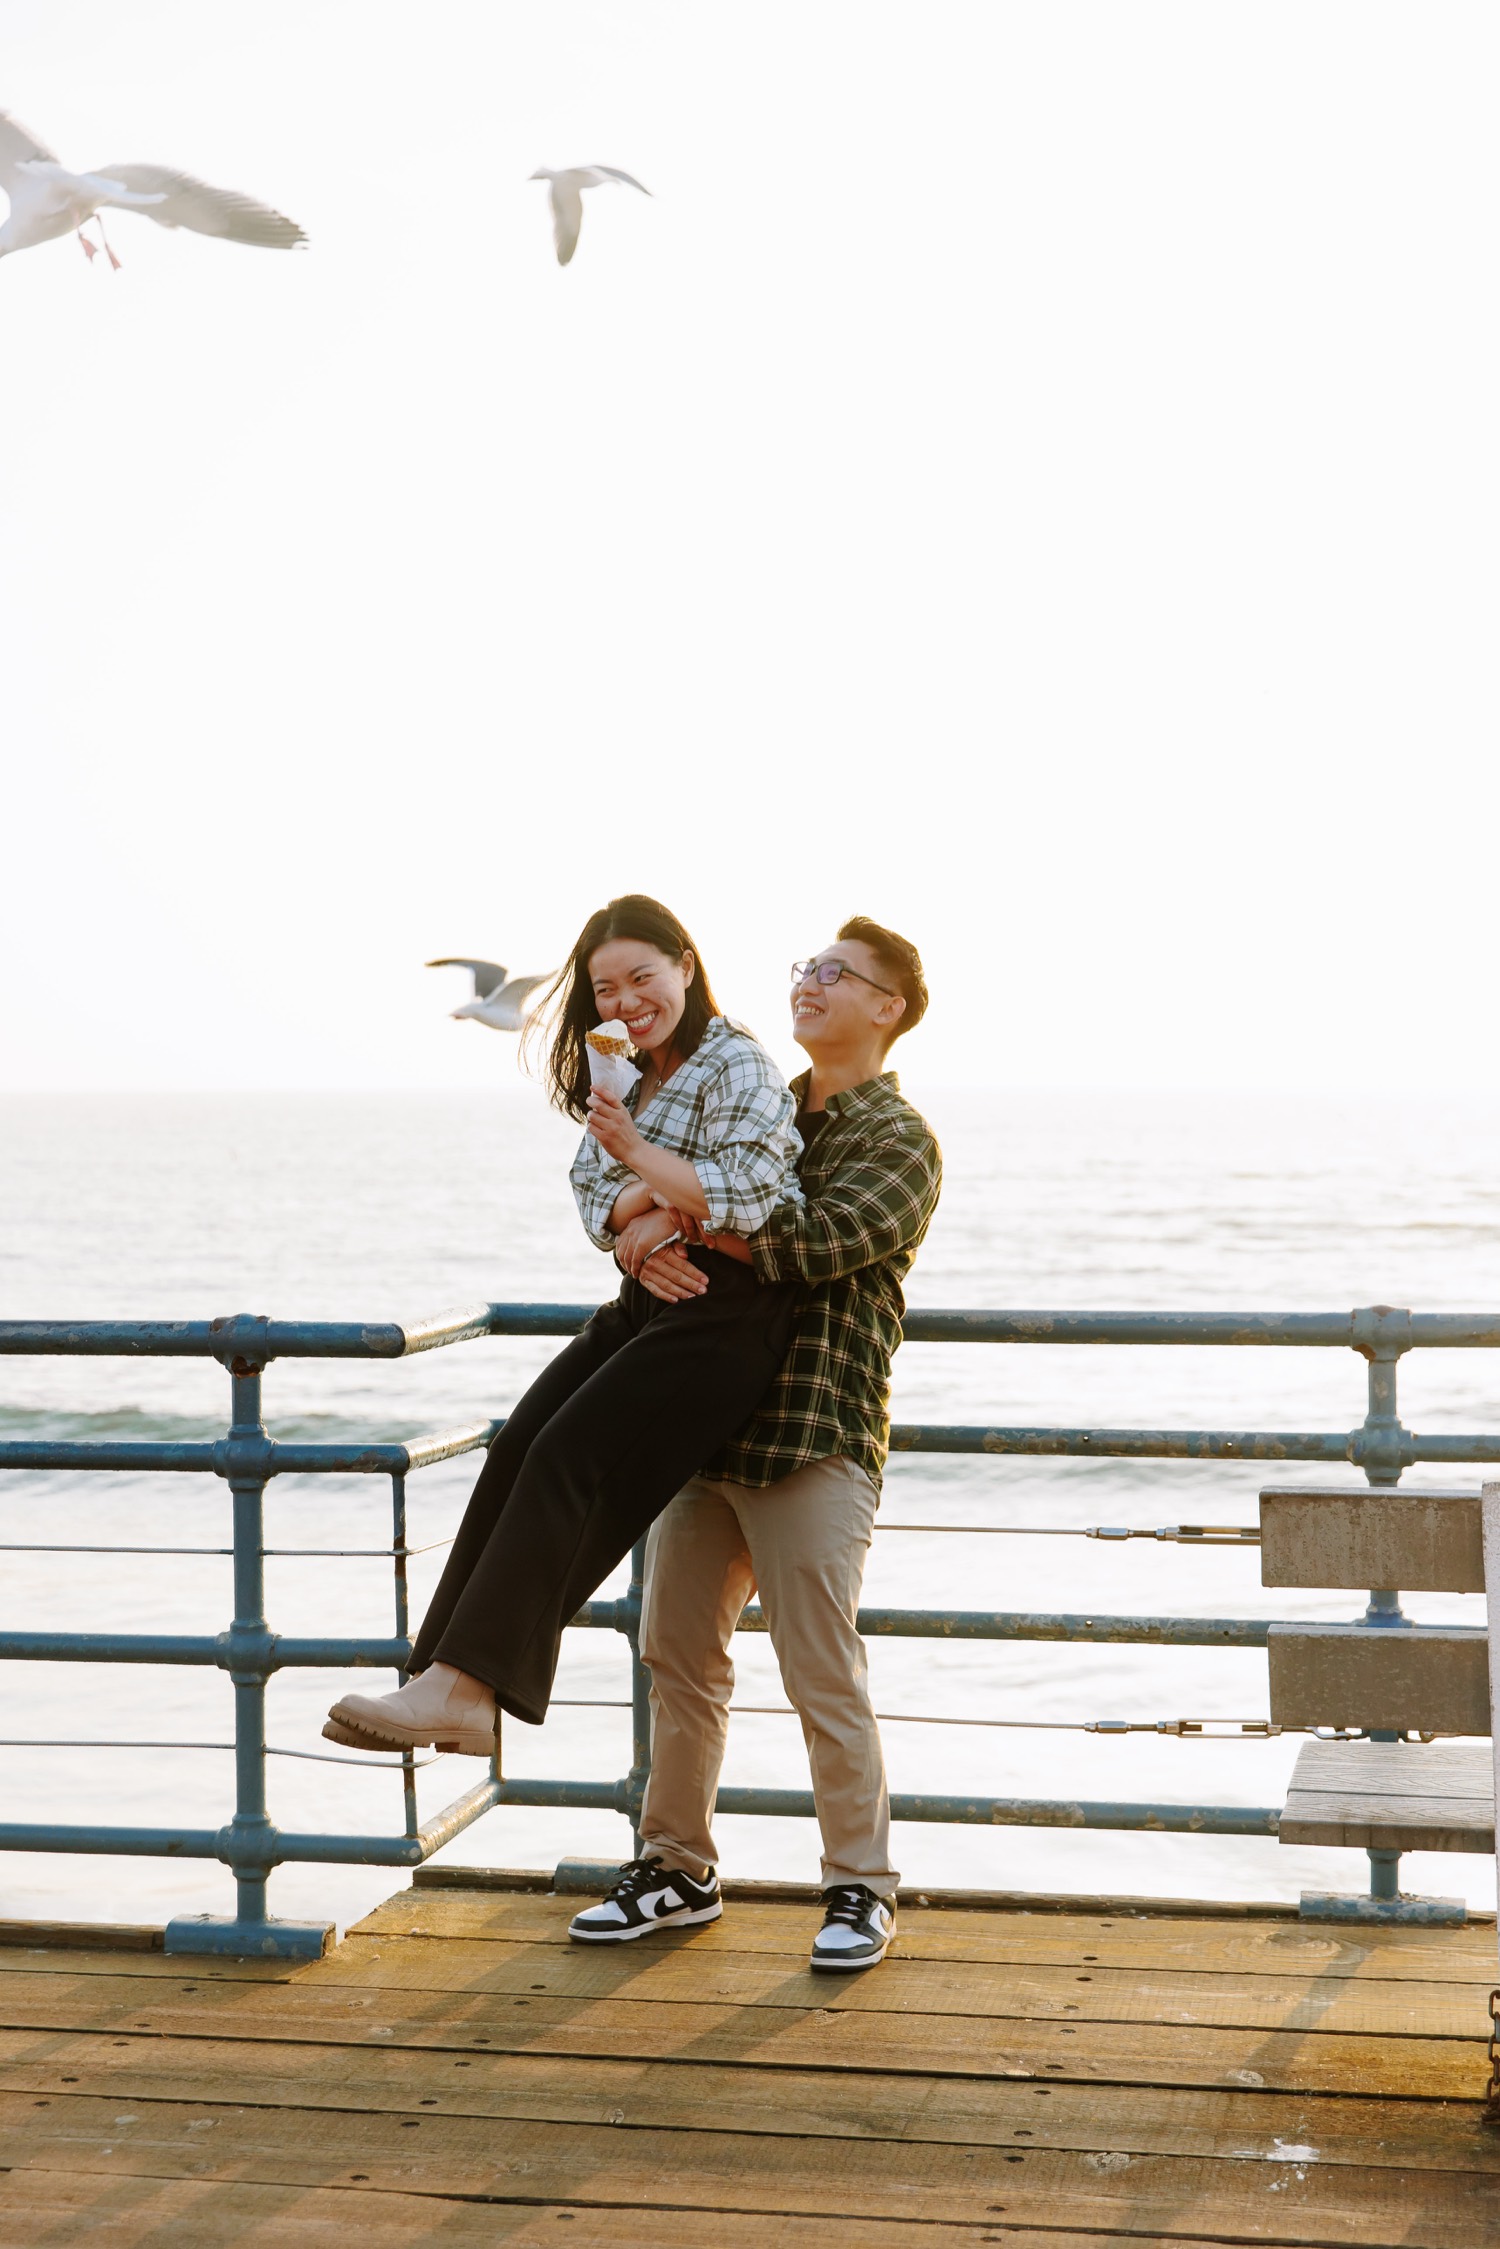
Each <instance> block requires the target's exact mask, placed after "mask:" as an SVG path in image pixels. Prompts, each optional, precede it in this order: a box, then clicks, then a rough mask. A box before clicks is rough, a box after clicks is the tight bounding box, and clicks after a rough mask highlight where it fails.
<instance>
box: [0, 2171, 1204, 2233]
mask: <svg viewBox="0 0 1500 2249" xmlns="http://www.w3.org/2000/svg"><path fill="white" fill-rule="evenodd" d="M704 2235H705V2226H704V2214H703V2212H702V2211H701V2210H671V2209H662V2208H660V2207H656V2208H652V2209H649V2210H644V2209H642V2210H635V2211H621V2210H612V2209H589V2208H587V2207H583V2208H579V2207H570V2208H567V2209H564V2208H563V2207H562V2206H561V2205H559V2204H555V2203H554V2204H548V2205H545V2206H542V2207H536V2208H533V2207H528V2206H526V2205H522V2204H504V2203H480V2204H465V2203H462V2202H454V2201H452V2200H449V2199H438V2198H435V2197H432V2196H428V2195H420V2194H402V2193H383V2194H377V2193H371V2192H370V2191H368V2190H367V2189H363V2188H357V2187H346V2188H343V2189H338V2188H322V2187H312V2188H308V2187H266V2186H254V2185H249V2184H246V2183H245V2182H244V2181H242V2180H235V2181H233V2182H230V2183H227V2184H226V2183H221V2182H218V2181H212V2180H197V2179H193V2180H184V2179H135V2178H129V2179H101V2178H86V2179H73V2178H69V2177H67V2176H66V2175H65V2174H63V2173H61V2172H57V2171H12V2172H10V2173H9V2174H8V2176H6V2177H4V2178H0V2249H39V2245H40V2244H42V2243H43V2242H45V2244H46V2249H226V2244H228V2243H233V2245H234V2249H349V2244H350V2242H351V2241H358V2242H359V2244H360V2249H428V2245H429V2244H431V2245H434V2249H492V2245H493V2244H496V2243H503V2244H505V2249H562V2245H565V2249H639V2245H640V2244H641V2242H642V2241H650V2242H653V2243H658V2244H660V2249H705V2239H704ZM1241 2238H1243V2237H1241ZM1183 2241H1184V2237H1183V2236H1182V2235H1181V2234H1178V2235H1174V2236H1173V2238H1172V2244H1171V2249H1182V2245H1183ZM991 2242H1003V2244H1004V2249H1099V2242H1100V2236H1099V2234H1098V2233H1096V2232H1091V2233H1089V2234H1087V2235H1084V2234H1078V2233H1058V2232H1057V2231H1055V2230H1054V2229H1053V2228H1052V2227H1050V2226H1049V2227H1048V2228H1047V2229H1046V2231H1045V2232H1042V2233H1037V2232H1034V2231H1033V2230H1032V2229H1031V2228H1030V2227H1016V2226H1009V2227H1007V2228H1006V2230H1005V2232H1004V2233H1003V2234H1001V2233H999V2232H997V2231H996V2230H995V2228H994V2222H993V2221H989V2222H987V2223H984V2224H981V2225H978V2226H946V2225H945V2226H929V2225H924V2224H922V2223H921V2222H920V2221H919V2220H916V2219H908V2220H902V2219H880V2218H869V2219H863V2218H849V2217H845V2218H841V2219H840V2221H839V2229H838V2244H837V2249H978V2245H979V2244H980V2243H991ZM712 2249H831V2244H830V2236H829V2229H828V2221H827V2219H826V2218H823V2217H816V2218H797V2217H787V2216H785V2215H783V2214H778V2215H776V2216H774V2217H761V2216H757V2215H755V2214H754V2213H746V2212H740V2211H728V2210H716V2211H715V2212H714V2213H713V2217H712ZM1130 2249H1168V2244H1167V2242H1166V2240H1165V2239H1164V2237H1163V2236H1162V2235H1160V2234H1139V2233H1132V2234H1131V2235H1130ZM1191 2249H1231V2245H1230V2244H1228V2243H1225V2242H1211V2241H1209V2240H1207V2239H1206V2237H1205V2236H1203V2235H1202V2234H1198V2235H1195V2236H1193V2237H1192V2241H1191Z"/></svg>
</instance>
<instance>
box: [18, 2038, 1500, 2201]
mask: <svg viewBox="0 0 1500 2249" xmlns="http://www.w3.org/2000/svg"><path fill="white" fill-rule="evenodd" d="M0 2091H3V2092H10V2093H22V2092H24V2093H30V2094H33V2095H38V2094H40V2095H45V2096H48V2097H58V2098H63V2099H67V2098H70V2097H83V2096H85V2095H96V2096H98V2097H99V2098H100V2099H103V2100H108V2101H113V2102H114V2103H115V2104H116V2106H117V2107H118V2106H119V2105H120V2104H122V2103H139V2102H142V2101H173V2102H194V2101H196V2102H213V2103H229V2104H235V2105H239V2106H245V2107H256V2108H295V2109H302V2110H327V2109H346V2108H358V2109H362V2110H365V2111H374V2110H377V2109H384V2110H388V2111H391V2112H394V2113H398V2114H403V2115H411V2114H413V2113H415V2112H416V2111H417V2110H418V2109H422V2110H426V2109H428V2108H431V2109H433V2110H435V2111H436V2112H437V2113H439V2114H442V2115H449V2116H494V2117H509V2118H512V2119H515V2120H517V2121H519V2120H521V2119H523V2118H536V2119H539V2120H541V2121H543V2122H546V2123H554V2124H566V2123H571V2124H601V2125H602V2124H629V2125H631V2126H637V2125H651V2126H654V2127H657V2128H661V2129H672V2130H697V2129H699V2128H701V2127H702V2126H704V2125H705V2124H711V2125H716V2126H718V2125H722V2124H723V2123H724V2121H725V2119H726V2118H729V2117H732V2118H733V2120H734V2127H735V2129H736V2131H740V2132H756V2133H778V2134H789V2135H791V2136H794V2137H797V2138H833V2139H855V2140H873V2139H886V2140H896V2141H910V2140H935V2141H945V2142H951V2143H954V2144H956V2145H961V2146H981V2145H983V2146H992V2147H1011V2146H1016V2145H1019V2146H1021V2147H1028V2146H1030V2147H1051V2148H1059V2149H1068V2148H1070V2149H1073V2150H1075V2151H1078V2152H1082V2153H1088V2152H1091V2151H1092V2152H1095V2153H1098V2152H1101V2151H1104V2150H1108V2149H1124V2150H1126V2151H1127V2152H1129V2153H1131V2154H1133V2155H1195V2156H1204V2157H1218V2158H1220V2159H1223V2158H1229V2157H1233V2158H1239V2159H1249V2160H1258V2161H1262V2162H1274V2161H1277V2160H1278V2159H1279V2158H1280V2156H1281V2155H1282V2153H1283V2151H1284V2150H1285V2149H1286V2148H1287V2147H1295V2146H1307V2145H1310V2146H1314V2147H1316V2148H1317V2149H1318V2154H1319V2160H1320V2161H1321V2162H1324V2163H1358V2164H1365V2165H1373V2166H1375V2167H1377V2168H1383V2169H1397V2170H1400V2171H1403V2172H1405V2171H1411V2170H1457V2171H1483V2172H1486V2173H1490V2174H1500V2133H1494V2132H1489V2131H1483V2130H1480V2129H1478V2128H1477V2126H1476V2122H1475V2114H1474V2110H1473V2108H1472V2107H1471V2106H1469V2105H1468V2104H1467V2103H1462V2102H1436V2101H1380V2100H1369V2099H1365V2100H1345V2099H1341V2098H1338V2097H1336V2096H1335V2097H1329V2096H1320V2095H1306V2094H1299V2095H1282V2094H1271V2093H1250V2092H1221V2091H1213V2090H1203V2091H1181V2090H1176V2089H1168V2088H1162V2087H1152V2088H1150V2089H1143V2088H1139V2087H1125V2088H1122V2087H1118V2086H1112V2085H1089V2086H1079V2085H1068V2084H1056V2085H1037V2084H1034V2083H1026V2084H1018V2083H1015V2082H1013V2081H1008V2080H1005V2079H998V2080H994V2079H992V2080H988V2081H985V2080H972V2079H964V2078H935V2077H902V2076H886V2075H879V2074H873V2073H865V2072H858V2073H856V2072H848V2071H846V2072H838V2071H831V2070H830V2071H814V2070H797V2069H787V2070H765V2069H755V2068H745V2067H735V2066H733V2065H726V2064H719V2063H709V2062H696V2063H694V2064H693V2066H692V2067H690V2068H684V2067H682V2066H681V2065H680V2064H677V2063H672V2062H642V2061H635V2060H622V2059H605V2060H596V2059H587V2060H582V2059H574V2058H569V2057H554V2056H549V2055H545V2054H496V2053H478V2052H476V2053H470V2054H461V2055H455V2054H453V2053H451V2052H448V2051H442V2050H435V2051H424V2050H422V2049H414V2048H412V2047H410V2046H401V2047H398V2048H396V2049H394V2050H392V2049H391V2048H390V2047H365V2048H358V2047H354V2048H351V2047H349V2046H333V2045H326V2046H320V2045H312V2044H308V2045H300V2046H299V2045H294V2044H291V2043H285V2042H284V2043H280V2044H277V2043H274V2042H271V2041H254V2040H244V2041H240V2040H233V2039H210V2038H180V2039H179V2038H147V2037H140V2036H137V2037H133V2038H111V2037H100V2036H97V2035H93V2034H86V2035H82V2036H74V2035H72V2034H69V2033H60V2034H50V2033H49V2034H41V2035H38V2034H36V2033H31V2032H15V2031H9V2032H0ZM313 2128H314V2129H316V2128H317V2127H316V2126H314V2127H313Z"/></svg>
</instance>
